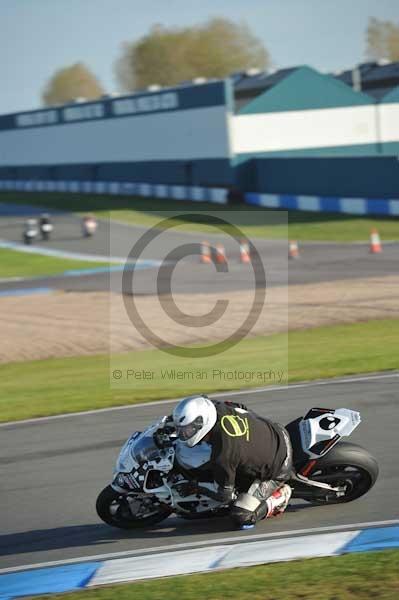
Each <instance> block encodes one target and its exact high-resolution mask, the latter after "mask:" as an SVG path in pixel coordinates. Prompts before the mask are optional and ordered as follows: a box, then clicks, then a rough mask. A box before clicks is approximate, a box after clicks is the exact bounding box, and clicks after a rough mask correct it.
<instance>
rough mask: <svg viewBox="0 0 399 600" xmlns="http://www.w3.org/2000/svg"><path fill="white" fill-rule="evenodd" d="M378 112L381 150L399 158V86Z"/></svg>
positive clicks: (380, 105)
mask: <svg viewBox="0 0 399 600" xmlns="http://www.w3.org/2000/svg"><path fill="white" fill-rule="evenodd" d="M378 112H379V137H380V142H381V150H382V152H383V153H384V154H390V155H396V156H399V86H398V87H396V88H394V89H393V90H392V91H391V92H390V93H389V94H387V95H386V96H385V97H384V98H383V99H382V102H381V103H380V104H378Z"/></svg>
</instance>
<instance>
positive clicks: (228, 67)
mask: <svg viewBox="0 0 399 600" xmlns="http://www.w3.org/2000/svg"><path fill="white" fill-rule="evenodd" d="M366 56H367V59H369V60H379V59H384V58H386V59H388V60H390V61H396V60H399V24H395V23H392V22H390V21H383V20H379V19H376V18H371V19H370V20H369V23H368V27H367V32H366ZM271 65H272V61H271V56H270V53H269V52H268V50H267V48H266V47H265V46H264V45H263V44H262V42H261V41H260V40H259V39H258V38H257V37H256V36H255V35H254V33H253V32H252V31H251V30H250V29H249V27H248V26H247V25H245V24H242V23H234V22H233V21H230V20H228V19H224V18H214V19H211V20H209V21H207V22H206V23H204V24H201V25H197V26H193V27H184V28H167V27H163V26H162V25H155V26H154V27H152V28H151V29H150V31H149V32H148V33H147V34H146V35H144V36H143V37H141V38H140V39H138V40H136V41H133V42H128V43H125V44H124V45H123V47H122V51H121V54H120V56H119V58H118V60H117V61H116V64H115V74H116V80H117V82H118V85H119V88H120V90H121V91H123V92H132V91H134V90H139V89H143V88H147V87H149V86H151V85H160V86H173V85H175V84H178V83H181V82H182V81H192V80H193V79H195V78H198V77H204V78H206V79H209V78H223V77H226V76H228V75H231V74H232V73H234V72H237V71H245V70H247V69H250V68H253V67H256V68H259V69H261V70H264V69H267V68H268V67H270V66H271ZM105 94H106V91H105V89H104V87H103V86H102V84H101V83H100V81H99V80H98V78H97V77H96V76H95V75H94V73H92V72H91V71H90V69H89V68H88V67H87V66H86V65H85V64H84V63H81V62H79V63H76V64H74V65H71V66H67V67H64V68H62V69H59V70H57V71H56V72H55V73H54V74H53V75H52V77H51V78H50V79H49V81H48V82H47V84H46V86H45V88H44V90H43V93H42V100H43V103H44V104H45V105H46V106H49V105H55V104H64V103H67V102H71V101H73V100H76V99H77V98H84V99H86V100H94V99H97V98H100V97H101V96H103V95H105Z"/></svg>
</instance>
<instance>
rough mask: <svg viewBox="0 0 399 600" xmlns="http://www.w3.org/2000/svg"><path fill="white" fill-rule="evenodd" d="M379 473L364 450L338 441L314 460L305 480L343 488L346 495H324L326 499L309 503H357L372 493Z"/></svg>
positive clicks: (319, 498) (371, 457) (375, 462)
mask: <svg viewBox="0 0 399 600" xmlns="http://www.w3.org/2000/svg"><path fill="white" fill-rule="evenodd" d="M378 470H379V469H378V463H377V461H376V460H375V458H374V457H373V456H372V455H371V454H370V453H369V452H368V451H367V450H365V449H364V448H362V447H361V446H356V445H355V444H350V443H345V442H341V443H339V444H337V445H336V446H335V447H334V448H333V449H332V450H331V451H330V452H329V453H328V454H326V455H325V456H324V457H322V458H320V459H319V460H318V461H317V463H316V464H315V466H314V467H313V469H312V471H311V472H310V474H309V475H308V478H309V479H311V480H314V481H322V482H324V483H329V484H331V485H337V486H338V485H340V486H345V487H346V492H345V495H344V496H336V495H335V494H327V495H326V497H325V498H321V497H315V498H314V500H313V499H312V500H311V502H312V503H313V504H343V503H346V502H352V501H353V500H357V498H360V497H361V496H363V495H364V494H366V493H367V492H368V491H369V490H371V488H372V487H373V485H374V484H375V482H376V480H377V477H378Z"/></svg>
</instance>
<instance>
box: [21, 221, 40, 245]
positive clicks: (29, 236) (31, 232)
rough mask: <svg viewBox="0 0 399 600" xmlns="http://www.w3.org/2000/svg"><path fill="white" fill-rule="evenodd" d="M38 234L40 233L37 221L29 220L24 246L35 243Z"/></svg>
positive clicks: (26, 226) (26, 225) (25, 231)
mask: <svg viewBox="0 0 399 600" xmlns="http://www.w3.org/2000/svg"><path fill="white" fill-rule="evenodd" d="M38 234H39V231H38V227H37V221H36V219H28V221H27V222H26V224H25V229H24V233H23V236H22V238H23V241H24V244H28V245H30V244H32V242H34V241H35V239H36V238H37V236H38Z"/></svg>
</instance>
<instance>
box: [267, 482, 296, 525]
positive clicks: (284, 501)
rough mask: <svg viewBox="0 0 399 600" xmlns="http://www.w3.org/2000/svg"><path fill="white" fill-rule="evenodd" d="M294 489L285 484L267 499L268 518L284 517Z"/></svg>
mask: <svg viewBox="0 0 399 600" xmlns="http://www.w3.org/2000/svg"><path fill="white" fill-rule="evenodd" d="M291 494H292V489H291V487H290V486H289V485H288V483H285V484H284V485H282V486H281V487H280V488H278V490H276V491H275V492H273V494H272V495H271V496H270V498H268V499H267V514H266V515H265V516H266V518H269V517H276V516H278V515H282V514H283V512H284V511H285V509H286V508H287V506H288V503H289V501H290V499H291Z"/></svg>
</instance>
